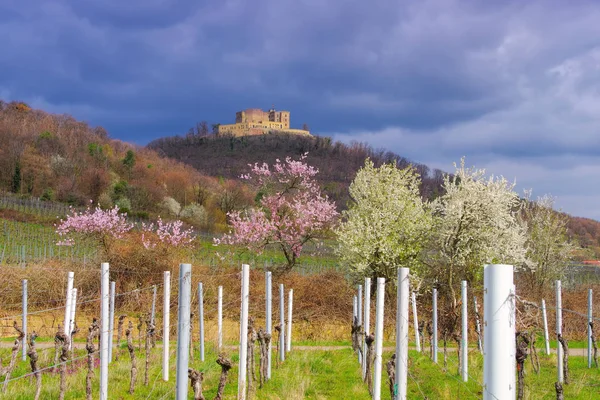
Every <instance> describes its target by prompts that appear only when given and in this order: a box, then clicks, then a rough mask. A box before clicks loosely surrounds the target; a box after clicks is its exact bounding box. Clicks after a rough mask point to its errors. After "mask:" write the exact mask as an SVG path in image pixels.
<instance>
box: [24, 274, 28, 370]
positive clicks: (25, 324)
mask: <svg viewBox="0 0 600 400" xmlns="http://www.w3.org/2000/svg"><path fill="white" fill-rule="evenodd" d="M23 333H24V334H25V338H24V339H23V361H25V360H26V359H27V279H23Z"/></svg>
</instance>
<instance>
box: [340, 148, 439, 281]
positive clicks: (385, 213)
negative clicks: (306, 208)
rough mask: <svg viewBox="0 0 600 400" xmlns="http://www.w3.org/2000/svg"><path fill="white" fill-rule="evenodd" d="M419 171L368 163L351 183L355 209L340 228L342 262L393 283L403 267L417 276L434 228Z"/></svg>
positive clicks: (360, 273)
mask: <svg viewBox="0 0 600 400" xmlns="http://www.w3.org/2000/svg"><path fill="white" fill-rule="evenodd" d="M420 182H421V180H420V178H419V175H418V174H417V172H416V171H415V169H414V168H412V167H408V168H405V169H398V168H397V167H396V165H394V164H384V165H382V166H381V167H379V168H376V167H375V166H374V164H373V162H372V161H371V160H368V159H367V160H366V162H365V165H364V167H363V168H361V169H360V170H359V171H358V173H357V174H356V177H355V178H354V181H352V184H351V185H350V198H351V199H352V203H351V205H350V208H349V209H348V210H346V211H344V212H343V216H344V222H343V223H342V224H341V225H340V226H339V227H338V229H337V234H338V242H339V247H338V249H337V251H338V254H339V256H340V259H341V260H342V261H343V262H345V263H346V264H347V265H349V266H350V268H352V269H353V270H354V272H355V273H356V274H357V275H361V276H372V277H378V276H382V277H385V278H386V279H390V280H393V279H394V278H395V276H396V271H397V268H398V267H410V268H411V269H412V271H414V272H416V271H417V270H418V267H419V266H420V262H419V257H420V255H421V251H422V250H423V248H424V244H425V243H426V237H427V236H428V234H429V231H430V228H431V212H430V210H429V205H428V203H426V202H423V201H422V200H421V196H420V195H419V184H420Z"/></svg>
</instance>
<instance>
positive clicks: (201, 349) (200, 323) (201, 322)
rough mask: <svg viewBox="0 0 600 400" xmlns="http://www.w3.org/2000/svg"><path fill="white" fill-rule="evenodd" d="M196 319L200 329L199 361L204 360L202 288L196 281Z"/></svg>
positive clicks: (200, 283)
mask: <svg viewBox="0 0 600 400" xmlns="http://www.w3.org/2000/svg"><path fill="white" fill-rule="evenodd" d="M198 320H199V323H198V325H199V330H200V361H202V362H204V288H203V287H202V282H199V283H198Z"/></svg>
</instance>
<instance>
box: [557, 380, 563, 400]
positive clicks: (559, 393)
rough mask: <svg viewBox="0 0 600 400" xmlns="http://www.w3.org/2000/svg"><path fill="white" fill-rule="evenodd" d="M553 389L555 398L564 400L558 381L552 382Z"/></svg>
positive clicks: (561, 387)
mask: <svg viewBox="0 0 600 400" xmlns="http://www.w3.org/2000/svg"><path fill="white" fill-rule="evenodd" d="M554 389H555V390H556V400H565V396H564V394H563V386H562V384H561V383H560V382H554Z"/></svg>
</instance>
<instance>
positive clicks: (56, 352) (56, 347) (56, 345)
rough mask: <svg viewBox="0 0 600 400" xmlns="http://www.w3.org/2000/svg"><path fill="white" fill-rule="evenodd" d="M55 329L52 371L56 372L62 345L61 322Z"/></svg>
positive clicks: (62, 329)
mask: <svg viewBox="0 0 600 400" xmlns="http://www.w3.org/2000/svg"><path fill="white" fill-rule="evenodd" d="M57 329H58V330H57V331H56V335H55V336H54V367H52V372H56V371H57V370H58V369H59V367H58V359H59V357H60V348H61V346H62V344H61V343H62V339H61V334H62V335H64V328H63V326H62V325H61V324H58V328H57Z"/></svg>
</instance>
